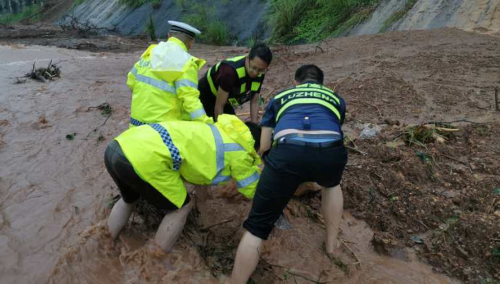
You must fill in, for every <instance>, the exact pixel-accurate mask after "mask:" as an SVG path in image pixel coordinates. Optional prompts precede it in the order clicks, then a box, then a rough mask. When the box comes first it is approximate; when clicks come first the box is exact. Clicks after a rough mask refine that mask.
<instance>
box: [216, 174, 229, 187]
mask: <svg viewBox="0 0 500 284" xmlns="http://www.w3.org/2000/svg"><path fill="white" fill-rule="evenodd" d="M230 180H231V176H223V175H218V176H216V177H215V178H214V179H213V180H212V185H218V184H219V183H221V182H228V181H230Z"/></svg>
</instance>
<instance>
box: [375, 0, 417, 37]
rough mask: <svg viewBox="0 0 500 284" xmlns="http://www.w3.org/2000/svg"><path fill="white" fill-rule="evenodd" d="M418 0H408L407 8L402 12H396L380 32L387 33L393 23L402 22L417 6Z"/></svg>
mask: <svg viewBox="0 0 500 284" xmlns="http://www.w3.org/2000/svg"><path fill="white" fill-rule="evenodd" d="M417 1H418V0H408V1H406V3H405V6H404V8H403V9H402V10H400V11H397V12H394V13H393V14H392V15H391V16H390V17H389V19H387V20H386V21H385V22H384V25H383V26H382V28H380V32H385V31H386V30H387V29H388V28H389V27H390V26H391V25H392V24H393V23H395V22H397V21H399V20H401V19H402V18H403V17H404V16H405V15H406V14H408V12H409V11H410V10H411V9H412V8H413V6H415V3H417Z"/></svg>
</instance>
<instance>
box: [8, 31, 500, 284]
mask: <svg viewBox="0 0 500 284" xmlns="http://www.w3.org/2000/svg"><path fill="white" fill-rule="evenodd" d="M499 43H500V40H499V39H498V38H495V37H489V36H484V35H478V34H472V33H467V32H463V31H459V30H455V29H445V30H434V31H418V32H412V33H408V32H391V33H386V34H383V35H377V36H363V37H353V38H341V39H333V40H329V41H326V42H323V43H322V44H321V45H320V46H319V47H316V46H315V45H305V46H296V47H276V48H275V49H274V51H275V59H274V61H273V64H272V65H271V68H270V70H269V73H268V75H267V77H266V78H267V82H266V83H265V84H264V87H263V96H264V97H268V96H269V95H271V94H274V93H275V92H276V91H277V90H280V89H282V88H284V87H288V86H290V84H292V77H293V71H294V70H295V69H296V68H297V67H298V66H300V65H302V64H305V63H314V64H318V65H319V66H320V67H321V68H323V69H324V71H325V73H326V84H327V85H329V86H330V87H332V88H334V89H336V90H337V91H338V92H339V94H341V95H342V96H343V97H344V98H345V99H346V101H347V104H348V109H349V112H348V115H347V122H346V126H345V130H346V131H345V132H346V134H347V135H349V136H350V137H351V138H352V139H354V138H356V137H357V136H358V134H359V132H360V130H361V128H362V127H363V124H364V123H369V122H371V123H376V124H380V126H381V127H382V128H383V132H382V135H381V136H379V137H378V138H377V139H375V140H370V141H361V140H357V141H356V142H355V143H356V146H357V147H358V148H359V149H360V150H361V151H362V152H366V155H362V154H359V153H358V152H352V153H351V155H350V162H349V165H348V167H347V171H346V176H345V179H344V183H343V187H344V189H345V202H346V207H347V209H348V211H347V212H346V213H345V214H344V219H343V222H342V234H341V237H342V239H343V241H344V243H345V245H344V246H343V248H342V252H341V253H340V254H339V257H338V259H334V260H333V261H332V260H330V259H328V258H327V257H326V256H325V255H324V254H323V248H322V239H323V235H324V233H325V232H324V227H323V224H322V221H321V219H322V217H321V215H320V214H319V198H320V193H314V192H312V193H308V194H306V195H304V196H302V197H300V198H298V199H297V200H294V201H293V202H292V204H291V206H290V207H289V208H288V209H287V210H286V216H287V217H288V218H289V219H290V223H291V224H292V227H293V228H292V230H288V231H276V232H274V233H273V237H272V238H271V240H270V241H269V242H267V243H266V245H265V246H264V249H263V261H262V262H261V263H260V265H259V267H258V270H257V272H256V274H255V275H254V277H253V280H254V282H255V283H308V281H309V280H310V279H313V280H314V281H319V282H329V281H336V282H339V283H405V284H408V283H454V282H455V283H456V282H459V281H458V280H456V281H455V280H451V279H449V278H447V277H445V276H443V275H438V274H435V273H433V272H432V269H431V267H429V266H426V265H423V264H420V263H418V262H416V259H417V258H418V257H420V258H421V259H422V260H423V261H426V262H429V263H430V264H432V265H433V268H434V270H436V271H441V272H442V273H445V274H448V275H451V276H453V277H456V278H459V279H461V280H462V281H464V282H466V283H477V282H478V281H480V280H481V279H487V278H490V279H492V278H498V277H499V270H498V262H499V260H498V258H497V256H496V255H495V254H494V248H495V247H498V245H499V244H498V242H497V241H498V239H500V236H499V235H498V232H500V228H499V227H498V226H499V224H500V222H499V221H500V216H498V215H500V198H498V196H497V195H495V193H494V189H495V188H498V187H500V180H499V177H498V175H497V173H498V172H499V169H500V165H499V164H498V160H497V159H496V158H495V157H498V155H499V154H500V149H499V148H498V147H499V146H498V143H495V141H498V139H499V138H500V133H499V132H498V126H499V117H500V113H499V112H495V111H494V107H493V87H495V86H498V74H499V71H500V70H499V66H500V51H499V50H498V48H497V47H498V45H499ZM244 51H245V49H241V48H232V47H221V48H216V47H212V46H203V45H197V47H196V49H195V50H193V54H194V55H196V56H199V57H201V58H205V59H207V61H208V63H209V64H208V65H212V64H213V63H214V62H216V61H218V60H221V59H223V58H225V57H229V56H234V55H237V54H240V53H242V52H244ZM140 54H141V51H138V52H134V53H128V54H123V53H110V52H100V53H90V52H84V51H76V50H66V49H59V48H52V47H38V46H30V47H26V46H22V45H16V44H10V45H8V46H5V45H3V46H0V78H2V79H1V80H0V85H1V86H0V87H1V88H2V89H3V90H8V91H6V92H3V93H2V94H1V95H0V161H1V166H0V232H1V234H0V279H2V281H1V282H2V283H44V282H47V281H48V282H51V283H162V282H163V283H172V282H179V283H223V282H224V281H225V280H226V278H227V275H229V271H230V270H231V265H232V261H233V259H234V253H235V249H236V246H237V243H238V240H239V238H240V236H241V233H242V231H241V229H240V224H241V222H242V221H243V219H244V217H245V215H246V214H247V212H248V210H249V206H250V203H249V202H247V201H244V200H242V199H241V198H240V197H239V196H238V195H237V194H236V193H235V190H234V188H233V187H232V186H231V185H229V186H226V187H224V188H212V189H210V190H208V191H207V192H205V193H206V194H198V195H197V197H196V200H197V210H196V211H195V212H193V214H192V216H190V218H189V225H188V226H187V228H186V230H185V231H184V233H183V237H182V239H181V240H180V241H179V243H178V244H177V245H176V246H175V248H174V252H173V253H171V254H168V255H165V254H162V253H161V252H158V251H155V250H154V249H153V248H151V249H148V247H149V245H148V239H149V238H150V237H151V235H152V234H153V233H154V228H151V227H149V226H147V224H146V223H144V222H143V221H141V219H140V218H139V217H137V216H135V217H134V219H133V222H131V226H130V227H128V228H127V229H126V231H125V232H124V234H123V236H122V237H121V239H120V240H119V241H118V242H116V243H114V242H111V241H110V240H109V238H108V237H107V236H106V234H105V233H104V232H103V229H102V225H103V220H105V219H106V216H107V214H108V213H109V209H108V203H109V201H110V200H111V198H112V197H113V196H114V195H116V194H117V189H116V187H115V185H114V184H113V182H112V180H111V178H110V177H109V175H108V174H107V173H106V171H105V168H104V164H103V162H102V159H103V153H104V149H105V147H106V145H107V143H109V142H110V141H111V140H112V139H113V137H115V136H116V135H118V134H119V133H121V131H123V130H124V129H126V128H127V124H128V117H129V116H128V115H129V113H128V111H129V102H130V92H129V90H128V89H127V87H126V85H125V78H126V74H127V72H128V71H129V70H130V68H131V66H132V65H133V63H134V62H135V61H136V60H137V58H138V57H139V56H140ZM51 59H52V60H53V62H56V63H58V64H59V65H60V66H61V68H62V77H61V78H60V79H57V80H55V81H54V82H49V83H38V82H34V81H27V82H26V83H21V82H19V84H17V82H18V80H17V79H16V77H18V76H22V75H23V74H24V73H26V72H27V71H29V70H31V68H32V65H33V61H36V62H37V66H44V65H45V64H48V62H49V61H50V60H51ZM21 81H22V80H21ZM103 103H109V105H110V106H111V107H112V109H113V112H112V115H111V116H110V117H109V118H108V117H107V113H102V112H101V111H100V110H99V109H97V108H96V107H97V106H99V105H101V104H103ZM239 111H240V112H246V111H247V110H246V109H241V110H239ZM387 119H389V120H390V121H392V122H391V124H394V123H393V122H394V121H399V123H400V124H404V123H421V122H426V121H453V120H464V119H465V120H468V121H474V122H479V123H480V124H476V123H462V124H460V123H458V124H455V126H456V127H458V128H460V129H461V132H460V134H459V133H457V134H456V135H455V137H454V138H450V139H449V141H447V142H446V143H445V144H439V145H438V144H428V145H427V146H426V148H424V147H415V146H413V147H409V146H404V145H401V144H400V145H399V146H393V147H392V148H390V147H388V146H387V145H389V146H390V145H391V144H390V143H392V142H394V140H395V137H397V136H398V135H399V134H400V132H401V131H402V128H401V127H398V126H397V125H396V126H387V125H386V124H385V123H384V121H386V120H387ZM68 135H69V136H68ZM395 141H396V142H398V139H396V140H395ZM394 147H396V148H394ZM417 152H421V153H423V154H425V155H427V156H429V157H433V158H434V160H435V162H433V164H432V167H430V166H429V165H427V164H425V163H423V162H422V161H421V160H420V158H419V156H418V155H417V154H416V153H417ZM422 156H423V155H422V154H421V155H420V157H422ZM446 156H448V157H451V158H447V157H446ZM457 160H458V161H457ZM450 169H451V170H450ZM450 196H451V197H450ZM351 214H352V215H354V216H355V217H356V218H354V217H352V216H351ZM415 216H418V217H419V218H418V219H417V218H415ZM359 218H361V219H363V220H364V221H363V220H361V219H359ZM450 220H452V221H453V222H452V221H450ZM419 221H421V222H422V223H423V224H425V225H422V224H421V223H420V222H419ZM367 224H368V225H369V227H370V228H371V229H373V231H372V230H371V229H370V228H369V227H368V225H367ZM443 224H445V225H446V224H447V225H448V227H446V226H442V225H443ZM440 228H445V229H446V230H445V231H446V233H445V234H446V237H445V238H446V241H442V240H443V237H442V236H441V235H436V234H435V233H434V231H436V230H437V233H440V232H441V231H444V229H440ZM439 230H441V231H439ZM475 230H476V231H475ZM414 235H418V236H420V237H421V238H423V239H424V243H425V244H426V245H425V246H420V245H414V243H413V242H412V241H411V238H412V237H413V236H414ZM436 236H438V237H436ZM439 236H440V237H439ZM468 236H472V238H468ZM374 245H375V246H374ZM375 249H376V250H377V251H379V252H382V253H385V254H388V255H389V256H392V257H388V256H380V255H378V254H376V253H374V250H375ZM359 262H361V265H360V264H359ZM307 279H309V280H307Z"/></svg>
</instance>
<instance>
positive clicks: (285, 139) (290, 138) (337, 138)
mask: <svg viewBox="0 0 500 284" xmlns="http://www.w3.org/2000/svg"><path fill="white" fill-rule="evenodd" d="M294 138H295V139H294ZM298 139H307V140H309V141H303V140H298ZM316 139H317V140H320V139H322V140H324V139H328V140H331V141H324V142H314V140H316ZM284 144H288V145H298V146H310V147H316V148H333V147H341V146H343V145H344V141H343V140H342V136H341V135H340V134H302V133H292V134H287V135H284V136H281V137H280V138H278V139H277V140H274V142H273V147H276V146H277V145H284Z"/></svg>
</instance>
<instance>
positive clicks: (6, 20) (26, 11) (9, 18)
mask: <svg viewBox="0 0 500 284" xmlns="http://www.w3.org/2000/svg"><path fill="white" fill-rule="evenodd" d="M40 7H41V6H40V5H39V4H33V5H30V6H24V7H23V9H22V10H21V12H19V13H17V14H4V15H0V24H10V23H17V22H20V21H22V20H24V19H26V18H28V17H30V16H32V15H35V14H36V13H38V11H39V10H40ZM39 16H41V15H37V16H34V17H32V18H31V20H37V19H38V17H39Z"/></svg>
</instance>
